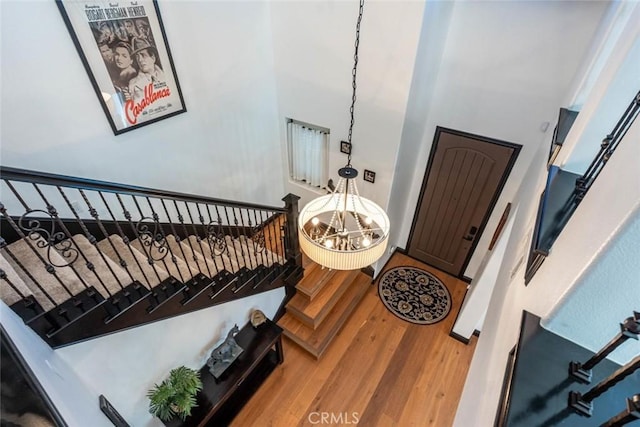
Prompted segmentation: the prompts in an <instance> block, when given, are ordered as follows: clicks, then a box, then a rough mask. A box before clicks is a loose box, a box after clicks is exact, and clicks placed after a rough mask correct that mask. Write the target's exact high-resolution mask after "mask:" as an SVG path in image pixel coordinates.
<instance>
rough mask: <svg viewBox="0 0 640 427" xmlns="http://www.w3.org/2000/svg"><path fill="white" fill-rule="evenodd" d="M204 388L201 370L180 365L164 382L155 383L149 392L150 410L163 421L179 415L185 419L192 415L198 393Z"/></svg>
mask: <svg viewBox="0 0 640 427" xmlns="http://www.w3.org/2000/svg"><path fill="white" fill-rule="evenodd" d="M200 390H202V381H201V380H200V372H198V371H195V370H193V369H190V368H187V367H186V366H180V367H179V368H175V369H172V370H171V371H170V372H169V377H168V378H167V379H165V380H164V381H162V383H160V384H159V385H158V384H154V387H153V388H152V389H150V390H149V391H148V392H147V397H148V398H149V401H150V402H149V412H150V413H151V414H153V415H155V416H156V417H158V418H160V419H161V420H162V421H169V420H171V419H173V417H174V416H176V415H178V416H179V417H180V418H182V420H185V419H186V418H187V417H188V416H189V415H191V409H192V408H194V407H196V406H198V405H197V404H196V393H197V392H198V391H200Z"/></svg>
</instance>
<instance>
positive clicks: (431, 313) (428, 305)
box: [378, 266, 451, 325]
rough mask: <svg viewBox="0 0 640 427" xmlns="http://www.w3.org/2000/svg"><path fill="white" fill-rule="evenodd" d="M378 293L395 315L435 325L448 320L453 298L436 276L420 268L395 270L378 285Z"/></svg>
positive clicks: (386, 273)
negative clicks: (445, 319)
mask: <svg viewBox="0 0 640 427" xmlns="http://www.w3.org/2000/svg"><path fill="white" fill-rule="evenodd" d="M378 293H379V294H380V299H382V302H383V303H384V305H385V306H386V307H387V308H388V309H389V311H391V312H392V313H393V314H395V315H396V316H398V317H399V318H401V319H403V320H406V321H407V322H411V323H417V324H420V325H431V324H433V323H437V322H439V321H441V320H442V319H444V318H445V317H447V314H449V311H450V310H451V294H450V293H449V290H448V289H447V287H446V286H445V285H444V284H443V283H442V282H441V281H440V280H439V279H438V278H436V277H435V276H434V275H433V274H431V273H428V272H426V271H424V270H421V269H419V268H416V267H408V266H404V267H395V268H392V269H391V270H388V271H386V272H385V273H384V274H383V275H382V277H381V278H380V281H379V282H378Z"/></svg>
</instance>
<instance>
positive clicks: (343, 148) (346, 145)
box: [340, 141, 351, 154]
mask: <svg viewBox="0 0 640 427" xmlns="http://www.w3.org/2000/svg"><path fill="white" fill-rule="evenodd" d="M340 152H341V153H344V154H351V143H350V142H347V141H340Z"/></svg>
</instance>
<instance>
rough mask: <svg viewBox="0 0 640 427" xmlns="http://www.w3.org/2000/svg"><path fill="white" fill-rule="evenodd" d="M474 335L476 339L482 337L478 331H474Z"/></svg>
mask: <svg viewBox="0 0 640 427" xmlns="http://www.w3.org/2000/svg"><path fill="white" fill-rule="evenodd" d="M473 335H475V336H476V337H480V331H479V330H477V329H474V330H473Z"/></svg>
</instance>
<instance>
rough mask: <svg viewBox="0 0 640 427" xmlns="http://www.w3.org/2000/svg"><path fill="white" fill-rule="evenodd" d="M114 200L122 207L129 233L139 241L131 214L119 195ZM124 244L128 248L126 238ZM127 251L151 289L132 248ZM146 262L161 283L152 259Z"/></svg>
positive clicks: (149, 282)
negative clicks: (129, 228)
mask: <svg viewBox="0 0 640 427" xmlns="http://www.w3.org/2000/svg"><path fill="white" fill-rule="evenodd" d="M116 198H117V199H118V202H120V206H121V207H122V213H123V214H124V217H125V218H126V219H127V221H128V222H129V226H130V227H131V231H133V235H134V236H136V239H139V238H140V235H139V234H138V229H137V228H136V226H135V225H134V223H133V221H132V220H131V218H132V216H131V212H129V210H128V209H127V208H126V207H125V205H124V202H123V201H122V198H121V197H120V194H118V193H116ZM131 198H133V199H134V201H135V197H134V196H131ZM136 206H138V202H137V201H136ZM139 209H140V207H139V206H138V210H139ZM124 243H125V244H126V245H127V246H129V244H130V242H129V239H128V238H127V240H126V241H124ZM140 244H141V245H142V241H140ZM142 248H143V249H142V250H143V251H144V245H142ZM129 249H130V250H131V255H132V256H133V259H135V260H136V264H138V267H139V268H140V272H141V273H142V274H143V275H144V278H145V280H146V281H147V284H148V285H149V288H152V287H153V286H152V285H151V281H150V280H149V278H148V277H147V275H146V274H145V272H144V270H143V269H142V266H141V265H140V262H138V259H137V258H136V257H135V254H134V252H133V248H131V247H129ZM147 262H148V263H149V265H150V266H151V269H152V270H153V272H154V273H155V275H156V277H157V278H158V282H161V281H162V279H161V278H160V275H159V274H158V272H157V271H156V267H155V265H154V263H153V259H152V258H151V257H149V258H147Z"/></svg>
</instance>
